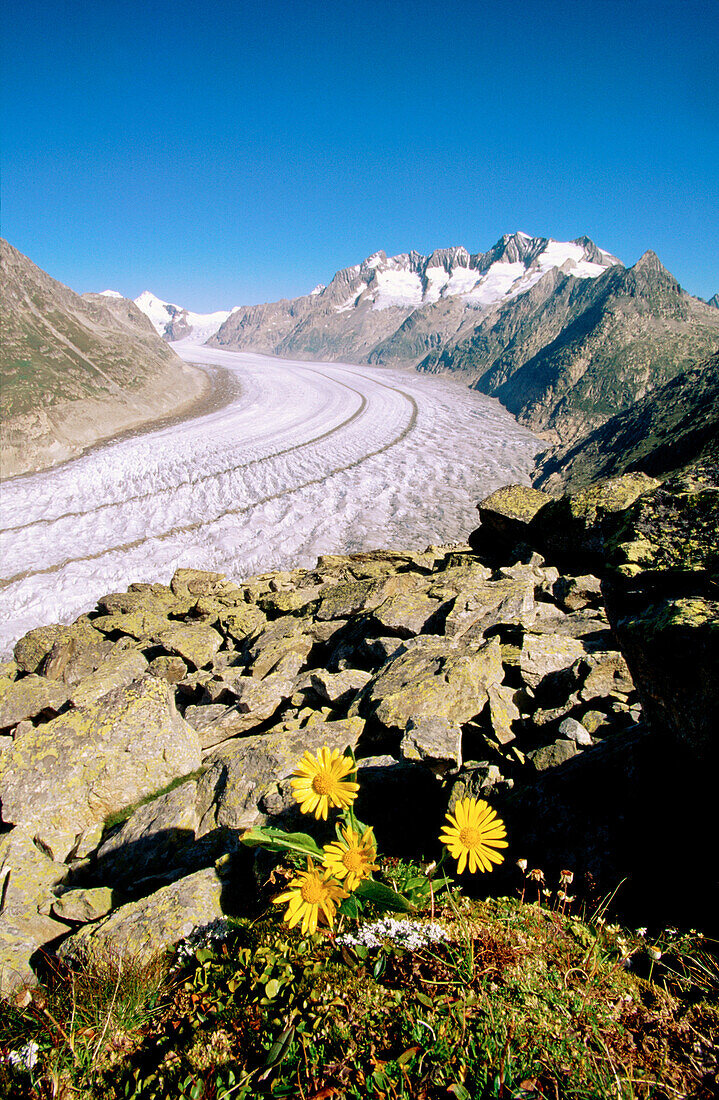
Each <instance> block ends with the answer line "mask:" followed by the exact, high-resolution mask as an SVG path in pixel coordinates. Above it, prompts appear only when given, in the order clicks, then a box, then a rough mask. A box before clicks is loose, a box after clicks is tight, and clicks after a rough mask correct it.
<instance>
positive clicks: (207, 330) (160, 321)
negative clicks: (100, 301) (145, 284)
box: [104, 290, 232, 344]
mask: <svg viewBox="0 0 719 1100" xmlns="http://www.w3.org/2000/svg"><path fill="white" fill-rule="evenodd" d="M104 293H105V294H111V295H112V294H114V293H115V292H114V291H104ZM135 305H136V306H137V307H138V309H141V310H142V312H143V313H144V314H145V315H146V316H147V317H149V318H150V320H151V321H152V324H153V325H154V327H155V329H156V331H157V332H158V333H159V334H160V336H162V338H163V339H164V340H168V341H170V342H172V341H175V340H184V339H187V338H188V337H190V338H191V339H192V340H193V341H196V342H197V343H200V344H203V343H204V342H205V340H209V338H210V337H211V336H214V335H215V333H216V332H217V330H218V329H219V328H220V326H221V325H222V324H223V323H224V322H225V321H226V320H227V318H228V317H229V316H230V313H231V312H232V310H228V309H221V310H218V311H217V312H216V313H193V312H192V311H191V310H189V309H185V308H184V306H177V305H174V303H172V302H163V300H162V299H161V298H158V297H157V296H156V295H155V294H152V293H151V291H149V290H144V291H143V292H142V294H141V295H140V297H139V298H135Z"/></svg>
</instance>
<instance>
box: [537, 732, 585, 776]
mask: <svg viewBox="0 0 719 1100" xmlns="http://www.w3.org/2000/svg"><path fill="white" fill-rule="evenodd" d="M577 752H578V750H577V746H576V744H575V742H574V741H567V740H563V739H562V740H559V741H555V742H554V744H552V745H542V747H541V748H539V749H534V750H533V751H532V752H528V753H527V754H526V755H527V759H528V760H530V761H531V762H532V764H533V765H534V767H535V768H536V770H537V771H538V772H544V771H547V770H548V769H549V768H556V767H559V765H560V764H565V763H566V762H567V760H571V759H572V757H573V756H576V755H577Z"/></svg>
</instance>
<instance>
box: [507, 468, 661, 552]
mask: <svg viewBox="0 0 719 1100" xmlns="http://www.w3.org/2000/svg"><path fill="white" fill-rule="evenodd" d="M658 484H659V482H658V481H657V480H656V478H652V477H648V476H647V474H642V473H639V472H635V473H630V474H622V475H621V476H620V477H615V478H610V479H609V480H607V481H601V482H599V483H598V484H597V485H592V486H591V487H589V488H587V489H580V490H579V491H578V492H577V493H573V494H572V495H568V496H564V497H561V498H560V499H559V500H553V501H552V502H551V503H550V504H548V505H547V507H546V508H543V509H542V510H541V511H540V512H539V513H538V514H537V516H536V517H535V519H534V520H533V521H532V524H531V527H530V531H529V540H530V542H531V545H532V546H535V547H536V548H537V549H538V550H539V551H540V553H542V554H544V555H545V557H546V558H547V559H548V560H549V561H550V562H552V564H554V565H558V566H559V567H560V569H567V570H568V571H571V572H573V573H576V572H577V569H578V567H579V568H584V569H588V571H589V572H591V573H601V572H603V570H604V566H605V564H606V562H605V547H604V538H605V533H604V532H605V523H606V520H607V517H609V516H614V515H616V514H618V513H621V512H623V511H625V510H626V509H627V508H629V507H631V505H632V504H634V502H635V501H636V500H637V499H638V498H639V497H641V496H642V495H643V494H644V493H649V492H651V491H652V490H653V489H655V488H656V487H657V485H658Z"/></svg>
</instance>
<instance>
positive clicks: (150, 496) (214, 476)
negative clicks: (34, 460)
mask: <svg viewBox="0 0 719 1100" xmlns="http://www.w3.org/2000/svg"><path fill="white" fill-rule="evenodd" d="M313 374H318V375H320V376H321V377H323V378H329V375H326V374H324V375H323V374H322V371H313ZM330 381H333V379H330ZM338 385H340V386H342V385H344V383H342V382H339V383H338ZM344 388H345V389H346V390H349V391H350V392H351V393H355V394H357V396H358V397H359V399H360V403H359V405H358V406H357V408H356V409H355V411H354V412H353V413H352V414H351V415H350V416H348V417H346V418H345V419H344V420H341V421H340V423H339V424H336V425H335V426H334V427H333V428H328V429H327V431H326V432H322V433H321V434H320V435H315V436H312V438H310V439H307V440H305V442H304V443H297V444H295V445H294V446H292V447H285V448H283V449H282V450H279V451H274V452H272V453H271V454H268V455H264V456H263V457H262V458H257V459H253V461H252V462H239V463H236V464H234V465H229V466H223V467H222V468H221V469H220V470H215V471H213V472H212V473H209V474H197V475H195V476H192V475H190V476H189V477H186V478H180V480H179V481H178V482H177V483H176V484H175V485H170V486H167V487H165V488H164V489H152V490H150V491H149V492H147V493H136V494H135V496H128V497H124V498H123V499H122V500H115V501H112V503H110V504H100V505H99V506H98V507H97V508H86V509H82V510H78V511H75V512H61V513H60V514H59V515H57V516H53V518H52V519H36V520H32V521H31V522H30V523H18V524H16V525H15V526H14V527H3V526H2V525H1V524H0V530H2V531H28V530H29V529H30V528H31V527H42V526H43V525H44V524H51V523H55V522H57V521H58V520H61V519H77V518H78V517H79V516H85V515H87V514H88V513H89V512H93V513H94V514H95V515H97V513H98V512H99V511H100V509H105V508H122V507H123V506H124V505H125V504H136V503H138V502H139V501H141V500H157V497H158V494H159V493H174V492H175V491H176V490H177V489H179V488H181V487H182V486H183V485H187V486H195V485H204V484H206V483H207V482H208V481H217V480H218V479H219V478H221V477H222V476H223V474H236V473H239V471H240V470H247V469H249V468H250V466H254V465H256V464H257V463H258V462H267V461H269V460H270V459H273V458H281V457H282V456H283V455H288V454H292V453H293V452H295V451H299V450H301V449H302V448H303V447H310V446H311V445H312V444H313V443H319V442H321V440H323V439H327V438H329V436H331V435H334V434H335V433H336V432H341V431H342V429H343V428H346V427H348V426H349V425H350V424H352V423H353V422H354V421H355V420H357V419H358V418H359V417H360V416H362V414H363V412H364V411H365V409H366V408H367V404H368V402H367V398H366V397H365V396H364V395H363V394H361V393H360V392H359V390H353V389H352V387H351V386H346V385H345V386H344ZM410 400H411V398H410ZM298 488H301V486H298ZM168 533H171V532H168ZM133 545H136V544H135V543H133ZM114 549H121V547H115V548H114ZM82 560H83V561H87V560H88V559H87V558H83V559H82ZM39 572H40V571H39ZM45 572H48V570H45ZM20 576H25V574H20ZM17 579H18V578H17V577H10V578H8V580H7V581H3V580H0V589H2V588H3V587H4V586H5V585H6V584H8V583H10V582H11V581H13V580H17Z"/></svg>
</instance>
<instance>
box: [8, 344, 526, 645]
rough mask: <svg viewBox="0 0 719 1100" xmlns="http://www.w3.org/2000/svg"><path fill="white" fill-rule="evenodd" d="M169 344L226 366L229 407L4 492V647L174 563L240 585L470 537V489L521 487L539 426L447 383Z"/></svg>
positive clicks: (20, 481)
mask: <svg viewBox="0 0 719 1100" xmlns="http://www.w3.org/2000/svg"><path fill="white" fill-rule="evenodd" d="M174 347H175V349H176V351H177V352H178V353H179V354H180V356H181V357H182V358H183V359H184V360H185V361H186V362H187V363H192V364H198V365H200V366H202V367H204V368H205V369H211V368H212V367H213V366H214V367H221V368H223V370H224V371H225V372H230V373H231V376H232V377H233V378H234V379H235V387H236V393H235V396H234V398H233V399H232V400H231V401H230V403H229V404H227V405H225V406H224V407H223V408H221V409H217V410H215V411H213V412H210V413H208V414H206V415H204V416H201V417H199V418H194V419H190V420H185V421H181V422H179V423H176V424H173V425H170V426H167V427H163V428H162V429H160V430H156V431H151V432H148V433H146V434H142V435H138V436H134V437H130V438H124V439H121V440H119V441H117V442H115V443H112V444H110V445H108V446H103V447H98V448H96V449H94V450H93V451H91V452H89V453H87V454H85V455H83V456H82V457H80V458H78V459H76V460H74V461H71V462H68V463H65V464H64V465H63V466H61V467H58V468H56V469H53V470H48V471H45V472H41V473H36V474H31V475H28V476H26V477H22V478H16V479H13V480H11V481H8V482H7V483H6V484H5V485H4V486H3V526H2V531H0V557H1V559H2V562H3V566H2V579H0V652H5V651H7V650H9V649H10V647H11V646H12V643H13V642H14V640H15V639H16V638H18V637H19V636H20V635H21V634H22V633H23V632H25V631H27V630H29V629H30V628H32V627H34V626H38V625H39V624H41V623H45V622H50V621H69V620H70V619H71V618H72V617H74V616H76V615H77V614H79V613H80V612H82V611H85V610H86V609H88V608H89V607H90V606H92V604H93V602H94V601H95V600H96V599H97V598H98V597H99V596H100V595H102V594H103V593H106V592H108V591H109V590H111V589H113V588H114V589H115V590H121V589H123V588H126V587H127V585H128V584H129V583H131V582H136V581H152V582H155V581H165V580H167V579H168V578H169V577H170V576H171V575H172V573H173V572H174V570H175V569H176V568H177V567H178V566H184V565H187V566H193V567H195V568H203V569H209V570H217V571H221V572H226V573H227V574H228V575H229V576H231V577H233V578H234V579H241V578H242V577H246V576H248V575H250V574H253V573H260V572H263V571H265V570H269V569H278V568H279V569H282V568H291V567H296V566H297V565H305V566H307V565H312V564H313V563H314V560H315V559H316V558H317V556H318V555H320V554H323V553H350V552H353V551H358V550H364V549H369V548H373V547H380V546H392V547H394V548H395V549H397V550H402V549H418V548H419V549H421V548H423V547H424V546H426V545H427V544H429V543H439V542H451V541H462V540H463V539H464V538H465V537H466V535H467V533H468V532H469V531H470V530H471V529H472V527H473V526H474V525H475V523H476V512H475V502H476V500H478V499H480V498H481V497H482V496H484V495H486V494H487V493H489V492H491V491H492V490H493V489H495V488H496V487H498V486H499V485H501V484H504V483H506V482H507V481H509V480H520V481H528V471H529V470H530V468H531V465H532V460H533V456H534V454H535V452H536V450H537V449H538V442H537V440H536V439H535V437H534V436H532V435H531V433H530V432H528V431H527V430H525V429H524V428H522V427H521V426H519V425H517V424H516V422H515V421H514V420H513V418H512V417H511V416H510V415H509V413H507V412H506V411H505V410H504V409H503V408H502V407H501V406H500V405H499V403H498V402H496V401H495V400H493V399H491V398H488V397H486V396H485V395H483V394H480V393H478V392H476V391H470V390H468V389H467V388H466V387H465V386H464V385H462V384H461V383H460V382H457V381H455V380H453V379H449V378H444V377H434V376H429V375H421V374H417V373H416V372H414V371H411V370H402V369H378V368H376V367H367V366H365V367H358V366H351V365H348V364H343V363H312V364H310V363H307V362H294V361H291V360H279V359H272V358H270V357H268V356H263V355H258V354H252V353H240V352H228V351H223V350H219V349H213V348H208V347H201V346H199V345H194V344H192V343H189V342H187V341H183V342H182V343H176V344H175V345H174Z"/></svg>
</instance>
